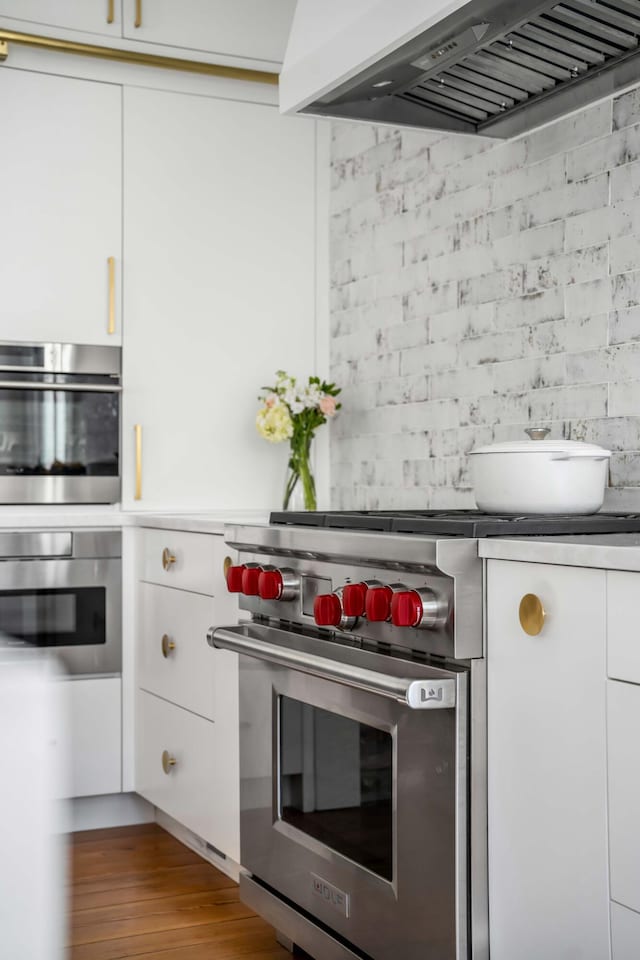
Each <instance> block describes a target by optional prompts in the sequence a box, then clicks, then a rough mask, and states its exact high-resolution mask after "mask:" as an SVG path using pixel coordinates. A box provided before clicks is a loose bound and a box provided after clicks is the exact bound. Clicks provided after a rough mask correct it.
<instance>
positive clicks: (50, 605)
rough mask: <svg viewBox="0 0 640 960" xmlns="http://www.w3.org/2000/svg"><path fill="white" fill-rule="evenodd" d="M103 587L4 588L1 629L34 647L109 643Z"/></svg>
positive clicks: (2, 593) (1, 596) (7, 634)
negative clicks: (56, 588) (54, 588)
mask: <svg viewBox="0 0 640 960" xmlns="http://www.w3.org/2000/svg"><path fill="white" fill-rule="evenodd" d="M106 626H107V624H106V590H105V588H104V587H67V588H65V589H60V590H53V589H52V590H49V589H46V590H2V591H1V592H0V631H2V633H3V634H5V635H6V636H7V637H8V638H9V639H10V640H11V639H13V640H16V641H18V642H19V643H20V644H21V645H26V646H34V647H68V646H85V645H92V644H100V643H106V640H107V633H106Z"/></svg>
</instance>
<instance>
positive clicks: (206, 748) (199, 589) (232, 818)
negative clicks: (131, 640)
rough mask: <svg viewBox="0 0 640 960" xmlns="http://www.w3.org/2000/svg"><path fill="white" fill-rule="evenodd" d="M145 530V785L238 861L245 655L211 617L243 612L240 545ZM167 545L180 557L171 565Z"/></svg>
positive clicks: (141, 674) (141, 670)
mask: <svg viewBox="0 0 640 960" xmlns="http://www.w3.org/2000/svg"><path fill="white" fill-rule="evenodd" d="M139 536H140V538H141V543H140V550H139V556H140V571H139V577H140V579H139V582H138V584H137V592H136V606H137V611H138V612H137V630H136V635H137V637H136V668H135V669H136V688H137V690H136V724H135V725H136V750H135V754H136V761H135V766H136V778H135V784H136V790H137V791H138V793H140V794H142V796H143V797H145V799H147V800H149V801H150V802H151V803H153V804H155V806H157V807H159V808H160V809H161V810H163V811H164V812H165V813H168V814H169V816H171V817H173V818H174V819H175V820H177V821H178V822H179V823H181V824H182V825H183V826H185V827H187V828H188V829H189V830H192V831H193V833H195V834H197V835H198V836H199V837H201V838H202V839H203V840H206V841H207V842H208V843H210V844H211V845H212V846H214V847H215V848H216V849H217V850H218V851H221V852H222V853H224V854H225V855H226V856H228V857H230V858H231V859H232V860H234V861H236V862H237V861H239V859H240V775H239V729H238V724H239V719H238V658H237V656H236V654H234V653H230V652H229V651H227V650H214V649H212V648H211V647H210V646H209V644H208V643H207V631H208V630H209V628H210V627H211V626H213V625H215V624H219V625H221V624H224V623H227V624H228V623H235V622H236V620H237V602H236V598H235V596H233V595H231V594H229V593H228V591H227V587H226V583H225V579H224V562H223V561H224V557H225V556H229V558H230V559H231V560H232V559H233V552H232V551H229V549H228V548H227V547H226V545H225V543H224V538H223V537H222V536H220V535H214V534H200V533H190V532H189V533H187V532H183V531H173V530H154V529H143V530H140V531H139ZM165 549H168V550H169V552H170V554H171V556H173V557H175V563H170V564H169V565H168V569H167V570H165V569H164V567H163V565H162V563H161V557H162V553H163V551H164V550H165ZM149 581H152V582H149ZM163 757H164V761H163ZM172 761H175V762H172Z"/></svg>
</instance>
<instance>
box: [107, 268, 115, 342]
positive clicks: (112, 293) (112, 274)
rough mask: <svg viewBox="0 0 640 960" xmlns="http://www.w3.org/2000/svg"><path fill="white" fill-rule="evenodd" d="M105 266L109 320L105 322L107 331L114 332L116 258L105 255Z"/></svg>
mask: <svg viewBox="0 0 640 960" xmlns="http://www.w3.org/2000/svg"><path fill="white" fill-rule="evenodd" d="M107 266H108V269H109V320H108V323H107V333H109V334H113V333H115V332H116V258H115V257H107Z"/></svg>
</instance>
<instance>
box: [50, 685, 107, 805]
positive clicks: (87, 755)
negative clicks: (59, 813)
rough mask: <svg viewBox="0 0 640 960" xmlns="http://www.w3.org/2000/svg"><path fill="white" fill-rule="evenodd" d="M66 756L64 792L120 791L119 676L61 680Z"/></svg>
mask: <svg viewBox="0 0 640 960" xmlns="http://www.w3.org/2000/svg"><path fill="white" fill-rule="evenodd" d="M60 684H61V688H62V695H63V697H62V703H63V710H64V712H65V714H66V723H65V725H64V727H63V731H64V732H63V737H64V739H65V743H64V744H63V745H62V746H63V750H62V751H61V753H62V754H63V755H64V756H66V757H68V758H69V779H68V785H67V790H66V791H65V794H66V795H67V796H69V797H91V796H97V795H98V794H106V793H120V791H121V790H122V683H121V680H120V677H105V678H102V677H99V678H96V679H95V680H94V679H88V680H61V681H60Z"/></svg>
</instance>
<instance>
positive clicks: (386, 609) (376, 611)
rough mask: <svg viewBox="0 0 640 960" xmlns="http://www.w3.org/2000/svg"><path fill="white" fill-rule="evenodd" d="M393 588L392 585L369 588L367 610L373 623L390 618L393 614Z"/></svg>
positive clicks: (366, 602) (366, 601)
mask: <svg viewBox="0 0 640 960" xmlns="http://www.w3.org/2000/svg"><path fill="white" fill-rule="evenodd" d="M392 596H393V590H392V589H391V587H373V588H372V589H371V590H367V597H366V600H365V612H366V614H367V620H371V621H372V623H375V622H376V621H381V620H388V619H389V616H390V614H391V597H392Z"/></svg>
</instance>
